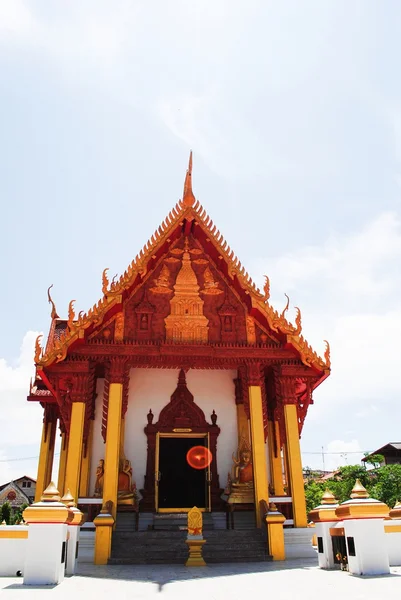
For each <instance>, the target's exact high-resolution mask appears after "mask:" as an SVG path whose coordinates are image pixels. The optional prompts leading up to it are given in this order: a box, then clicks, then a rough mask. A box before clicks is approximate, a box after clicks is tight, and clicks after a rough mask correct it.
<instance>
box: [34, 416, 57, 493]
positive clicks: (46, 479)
mask: <svg viewBox="0 0 401 600" xmlns="http://www.w3.org/2000/svg"><path fill="white" fill-rule="evenodd" d="M50 411H51V408H48V407H45V409H44V412H45V418H44V421H43V427H42V440H41V443H40V453H39V464H38V475H37V478H36V490H35V502H39V501H40V499H41V497H42V494H43V492H44V490H45V489H46V488H47V486H48V485H49V483H50V481H51V478H52V471H53V457H54V443H55V440H56V428H57V419H56V418H55V417H54V415H49V414H48V413H49V412H50Z"/></svg>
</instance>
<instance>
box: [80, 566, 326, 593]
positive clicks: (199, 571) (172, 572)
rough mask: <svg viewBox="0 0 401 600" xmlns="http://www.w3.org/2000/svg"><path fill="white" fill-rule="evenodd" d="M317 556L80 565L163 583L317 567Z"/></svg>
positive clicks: (102, 574)
mask: <svg viewBox="0 0 401 600" xmlns="http://www.w3.org/2000/svg"><path fill="white" fill-rule="evenodd" d="M317 568H318V565H317V560H315V559H306V560H305V559H300V560H291V561H284V562H265V563H236V564H213V565H210V566H206V567H185V566H184V565H110V566H109V565H107V566H106V565H105V566H94V565H90V564H88V565H86V564H81V565H79V568H78V572H77V575H79V576H80V577H93V578H96V579H102V578H107V579H119V580H128V581H142V582H146V583H154V584H156V585H158V586H159V590H161V589H162V588H163V586H165V585H167V584H169V583H172V582H179V581H187V580H190V579H211V578H213V577H230V576H232V575H246V574H251V573H268V572H273V571H283V570H288V569H302V570H305V569H317Z"/></svg>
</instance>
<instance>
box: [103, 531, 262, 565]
mask: <svg viewBox="0 0 401 600" xmlns="http://www.w3.org/2000/svg"><path fill="white" fill-rule="evenodd" d="M186 537H187V535H186V532H183V531H147V532H144V531H139V532H131V533H128V532H120V531H116V532H115V533H114V535H113V543H112V554H111V558H110V560H109V564H184V563H185V561H186V560H187V557H188V548H187V546H186V544H185V540H186ZM204 539H205V540H206V544H205V545H204V548H203V555H204V558H205V561H206V562H210V563H230V562H236V563H239V562H262V561H265V560H269V559H270V557H269V556H268V555H267V554H266V542H265V541H264V540H263V537H262V534H261V531H260V530H257V529H253V530H248V531H236V530H211V531H208V532H206V533H205V535H204Z"/></svg>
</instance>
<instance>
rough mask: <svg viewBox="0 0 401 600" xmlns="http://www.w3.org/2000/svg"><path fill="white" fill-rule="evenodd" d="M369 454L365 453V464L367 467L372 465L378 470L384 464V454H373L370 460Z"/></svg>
mask: <svg viewBox="0 0 401 600" xmlns="http://www.w3.org/2000/svg"><path fill="white" fill-rule="evenodd" d="M368 456H369V454H368V453H367V452H365V458H366V460H365V463H366V464H367V465H372V467H374V468H375V469H378V468H379V467H380V465H382V464H383V463H384V456H383V455H382V454H371V455H370V456H369V458H368Z"/></svg>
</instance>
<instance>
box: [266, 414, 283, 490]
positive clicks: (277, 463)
mask: <svg viewBox="0 0 401 600" xmlns="http://www.w3.org/2000/svg"><path fill="white" fill-rule="evenodd" d="M274 440H276V445H275V444H274ZM267 441H268V444H269V461H270V478H271V485H272V488H273V490H274V495H275V496H284V482H283V465H282V461H281V443H280V430H279V425H278V423H277V421H268V437H267ZM275 447H276V450H277V456H275V454H274V448H275Z"/></svg>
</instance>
